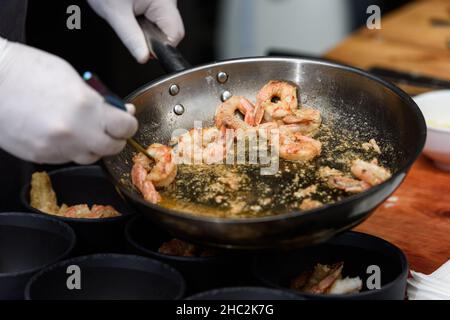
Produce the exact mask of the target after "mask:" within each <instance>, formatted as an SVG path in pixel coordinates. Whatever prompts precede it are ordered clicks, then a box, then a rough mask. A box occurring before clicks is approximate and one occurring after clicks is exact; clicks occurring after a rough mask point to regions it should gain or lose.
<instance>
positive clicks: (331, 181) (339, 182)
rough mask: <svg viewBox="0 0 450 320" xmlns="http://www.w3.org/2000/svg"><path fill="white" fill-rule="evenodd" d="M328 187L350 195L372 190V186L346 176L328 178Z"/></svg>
mask: <svg viewBox="0 0 450 320" xmlns="http://www.w3.org/2000/svg"><path fill="white" fill-rule="evenodd" d="M327 183H328V186H329V187H330V188H335V189H339V190H344V191H345V192H348V193H360V192H363V191H366V190H367V189H369V188H370V184H368V183H366V182H364V181H361V180H357V179H353V178H349V177H344V176H332V177H329V178H328V181H327Z"/></svg>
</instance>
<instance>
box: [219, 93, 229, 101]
mask: <svg viewBox="0 0 450 320" xmlns="http://www.w3.org/2000/svg"><path fill="white" fill-rule="evenodd" d="M231 96H232V94H231V92H230V91H224V92H222V95H221V96H220V100H222V102H225V101H227V100H228V99H230V98H231Z"/></svg>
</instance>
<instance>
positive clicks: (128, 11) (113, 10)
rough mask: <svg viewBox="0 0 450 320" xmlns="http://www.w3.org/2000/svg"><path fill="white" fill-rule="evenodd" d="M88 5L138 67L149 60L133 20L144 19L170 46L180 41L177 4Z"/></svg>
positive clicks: (105, 1) (120, 0)
mask: <svg viewBox="0 0 450 320" xmlns="http://www.w3.org/2000/svg"><path fill="white" fill-rule="evenodd" d="M88 3H89V4H90V6H91V7H92V9H94V11H95V12H97V14H98V15H99V16H101V17H102V18H104V19H105V20H106V21H108V23H109V24H110V25H111V27H112V28H113V29H114V30H115V31H116V33H117V35H118V36H119V37H120V39H121V40H122V42H123V43H124V44H125V46H126V47H127V48H128V50H130V52H131V54H132V55H133V56H134V57H135V58H136V60H137V61H138V62H140V63H145V62H146V61H147V60H148V59H149V57H150V52H149V49H148V46H147V44H146V42H145V37H144V33H143V32H142V30H141V28H140V27H139V24H138V22H137V20H136V16H140V15H145V17H146V18H147V19H148V20H150V21H151V22H153V23H155V24H156V25H157V26H158V27H159V28H160V29H161V30H162V31H163V32H164V33H165V34H166V35H167V37H168V38H169V41H170V42H171V43H172V44H173V45H174V46H176V45H178V43H179V42H180V41H181V39H183V37H184V26H183V21H182V19H181V16H180V12H179V11H178V9H177V0H88Z"/></svg>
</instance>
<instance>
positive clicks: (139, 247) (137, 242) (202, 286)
mask: <svg viewBox="0 0 450 320" xmlns="http://www.w3.org/2000/svg"><path fill="white" fill-rule="evenodd" d="M125 238H126V239H127V242H128V243H129V244H130V250H132V252H134V253H136V254H141V255H146V256H149V257H152V258H155V259H158V260H161V261H164V262H166V263H168V264H170V265H171V266H173V267H175V268H176V269H177V270H179V271H180V272H181V273H182V274H183V276H184V278H185V279H186V283H187V290H188V293H189V294H192V293H196V292H200V291H205V290H209V289H213V288H218V287H223V286H248V285H254V284H255V283H256V282H255V280H254V278H253V277H252V274H251V262H252V255H251V254H250V253H249V252H246V253H241V252H236V251H231V252H228V251H227V250H219V251H217V254H216V255H214V256H207V257H179V256H170V255H165V254H161V253H159V252H158V249H159V247H160V246H161V245H162V244H163V243H164V242H166V241H169V240H171V239H173V238H174V237H173V236H172V235H170V234H168V233H167V232H165V231H163V230H161V229H158V228H157V227H156V226H155V225H154V224H153V223H152V222H151V221H150V220H147V219H146V218H145V217H143V216H136V217H134V218H133V219H131V220H130V221H129V222H128V224H127V226H126V228H125Z"/></svg>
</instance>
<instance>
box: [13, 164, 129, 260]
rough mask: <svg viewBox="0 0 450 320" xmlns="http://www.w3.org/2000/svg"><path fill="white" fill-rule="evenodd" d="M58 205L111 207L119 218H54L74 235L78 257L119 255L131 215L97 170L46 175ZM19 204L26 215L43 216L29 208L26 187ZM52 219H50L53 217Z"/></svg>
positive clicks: (77, 169) (75, 169) (82, 168)
mask: <svg viewBox="0 0 450 320" xmlns="http://www.w3.org/2000/svg"><path fill="white" fill-rule="evenodd" d="M49 176H50V178H51V181H52V184H53V189H54V190H55V192H56V196H57V198H58V204H62V203H65V204H67V205H76V204H84V203H87V204H88V205H89V206H91V205H93V204H99V205H111V206H113V207H114V208H115V209H116V210H117V211H119V212H120V213H121V214H122V215H121V216H120V217H112V218H101V219H77V218H65V217H56V218H58V219H60V220H62V221H64V222H66V223H68V224H69V225H70V226H71V227H72V228H73V229H74V230H75V233H76V235H77V240H78V245H77V248H76V253H77V254H78V255H82V254H89V253H98V252H122V251H123V247H124V244H125V242H124V239H123V230H124V228H125V225H126V222H127V221H128V219H129V218H130V217H131V215H132V214H134V210H133V209H132V208H131V207H130V206H128V204H127V203H126V202H125V201H124V200H123V198H122V197H121V195H120V194H119V193H118V192H117V190H116V188H115V187H114V185H113V184H111V183H110V181H109V180H108V179H107V178H106V176H105V174H104V172H103V170H102V169H101V167H99V166H80V167H69V168H64V169H59V170H55V171H52V172H50V173H49ZM21 200H22V203H23V205H24V206H25V208H26V209H27V210H29V211H32V212H35V213H40V214H44V215H46V216H52V215H49V214H47V213H43V212H41V211H39V210H36V209H34V208H33V207H31V206H30V204H29V203H30V184H29V183H28V184H27V185H25V186H24V187H23V188H22V192H21ZM53 217H54V216H53Z"/></svg>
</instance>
